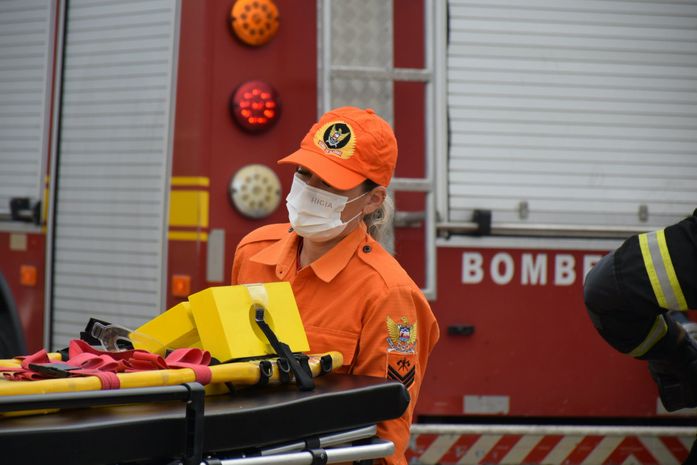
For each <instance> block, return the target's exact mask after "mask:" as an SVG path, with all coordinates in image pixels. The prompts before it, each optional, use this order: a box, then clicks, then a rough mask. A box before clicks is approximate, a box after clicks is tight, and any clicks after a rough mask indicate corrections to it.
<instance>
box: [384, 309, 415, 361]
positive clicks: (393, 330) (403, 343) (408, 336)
mask: <svg viewBox="0 0 697 465" xmlns="http://www.w3.org/2000/svg"><path fill="white" fill-rule="evenodd" d="M385 324H386V326H387V351H388V352H402V353H404V354H413V353H414V352H416V322H414V323H411V324H410V323H409V320H408V319H407V317H405V316H403V317H402V318H400V319H399V320H398V321H396V322H395V321H394V320H392V318H390V317H389V316H388V317H387V320H386V321H385Z"/></svg>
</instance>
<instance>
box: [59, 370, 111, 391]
mask: <svg viewBox="0 0 697 465" xmlns="http://www.w3.org/2000/svg"><path fill="white" fill-rule="evenodd" d="M70 376H96V377H97V378H99V381H101V382H102V389H103V390H108V389H118V388H119V387H121V381H120V380H119V377H118V376H117V375H116V373H112V372H110V371H101V370H100V369H95V370H90V369H84V370H72V371H71V372H70Z"/></svg>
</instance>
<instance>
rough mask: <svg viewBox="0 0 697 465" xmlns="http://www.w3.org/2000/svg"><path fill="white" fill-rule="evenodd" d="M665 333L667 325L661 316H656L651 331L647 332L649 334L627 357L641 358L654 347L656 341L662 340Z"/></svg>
mask: <svg viewBox="0 0 697 465" xmlns="http://www.w3.org/2000/svg"><path fill="white" fill-rule="evenodd" d="M667 332H668V325H667V324H666V321H665V320H664V319H663V315H658V316H657V317H656V321H654V322H653V326H652V327H651V330H649V334H648V335H647V336H646V338H645V339H644V340H643V341H642V342H641V344H639V345H638V346H636V347H635V348H634V350H632V351H631V352H629V355H631V356H632V357H641V356H642V355H644V354H645V353H646V352H648V351H649V350H650V349H651V348H652V347H653V346H655V345H656V343H657V342H658V341H660V340H661V339H663V336H665V335H666V333H667Z"/></svg>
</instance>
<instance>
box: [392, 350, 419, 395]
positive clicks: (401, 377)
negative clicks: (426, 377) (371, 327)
mask: <svg viewBox="0 0 697 465" xmlns="http://www.w3.org/2000/svg"><path fill="white" fill-rule="evenodd" d="M387 377H388V378H389V379H393V380H395V381H399V382H400V383H402V384H404V386H405V387H406V388H407V389H408V388H409V387H410V386H411V385H412V384H414V378H415V377H416V355H415V354H404V353H400V352H389V353H388V354H387Z"/></svg>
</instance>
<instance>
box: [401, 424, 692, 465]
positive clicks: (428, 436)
mask: <svg viewBox="0 0 697 465" xmlns="http://www.w3.org/2000/svg"><path fill="white" fill-rule="evenodd" d="M696 434H697V428H692V427H631V426H623V427H608V426H534V425H516V426H500V425H418V424H416V425H412V428H411V443H410V447H409V449H408V450H407V459H408V461H409V462H410V463H411V464H414V465H416V464H424V465H431V464H442V465H450V464H463V465H465V464H467V465H469V464H472V465H474V464H477V465H485V464H486V465H489V464H506V465H513V464H515V465H521V464H525V465H532V464H540V465H630V464H634V465H639V464H641V465H672V464H676V465H679V464H681V463H682V462H683V461H684V460H685V459H686V458H687V455H688V452H689V450H690V447H692V443H693V441H694V440H695V435H696Z"/></svg>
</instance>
